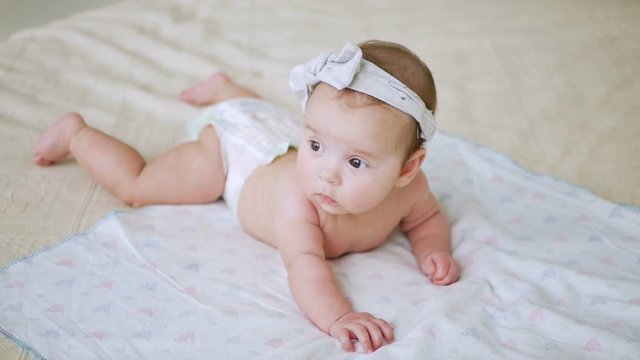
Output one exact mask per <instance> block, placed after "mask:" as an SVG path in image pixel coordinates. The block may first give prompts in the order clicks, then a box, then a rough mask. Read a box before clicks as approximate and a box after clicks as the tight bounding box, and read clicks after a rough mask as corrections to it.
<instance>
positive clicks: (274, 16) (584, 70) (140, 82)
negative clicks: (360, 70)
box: [0, 0, 640, 359]
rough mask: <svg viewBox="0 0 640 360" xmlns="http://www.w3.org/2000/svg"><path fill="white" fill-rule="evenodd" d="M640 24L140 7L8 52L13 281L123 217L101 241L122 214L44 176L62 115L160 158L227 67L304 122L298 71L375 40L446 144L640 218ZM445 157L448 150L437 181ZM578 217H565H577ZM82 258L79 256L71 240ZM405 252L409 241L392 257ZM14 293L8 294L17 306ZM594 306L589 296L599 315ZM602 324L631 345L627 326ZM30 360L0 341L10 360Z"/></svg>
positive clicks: (206, 5)
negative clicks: (293, 86) (429, 84)
mask: <svg viewBox="0 0 640 360" xmlns="http://www.w3.org/2000/svg"><path fill="white" fill-rule="evenodd" d="M638 18H640V3H638V2H634V1H610V2H607V4H606V5H605V4H603V3H601V2H599V1H572V0H568V1H560V2H558V1H540V2H536V3H535V4H533V3H532V4H528V3H517V2H516V3H514V2H511V1H498V0H492V1H487V2H483V3H482V4H480V3H478V4H475V3H474V4H470V3H469V2H466V1H456V0H454V1H423V2H415V1H368V2H366V6H365V5H364V3H361V2H341V1H340V2H339V1H335V2H334V1H329V2H326V1H325V2H321V3H309V2H305V3H299V2H296V1H277V2H269V3H264V2H261V1H245V2H232V1H197V0H191V1H127V2H122V3H119V4H116V5H114V6H110V7H107V8H104V9H99V10H97V11H92V12H87V13H82V14H79V15H77V16H74V17H71V18H69V19H66V20H64V21H60V22H56V23H53V24H50V25H47V26H44V27H41V28H34V29H31V30H27V31H23V32H20V33H17V34H15V35H14V36H13V37H12V38H10V39H9V40H8V41H6V42H3V43H1V44H0V147H1V148H2V151H0V266H3V265H7V264H10V263H13V262H14V261H16V260H17V259H20V258H22V257H24V256H27V255H29V254H31V253H33V252H34V251H37V250H38V249H41V248H42V247H44V246H51V245H53V244H57V243H58V242H59V241H60V240H61V239H64V238H67V237H69V236H72V235H73V234H79V233H83V232H86V231H88V230H89V229H93V231H94V232H99V230H100V229H102V228H103V226H106V225H105V224H108V223H110V222H111V221H116V222H117V221H119V220H118V219H120V216H121V214H120V213H118V215H111V217H110V218H109V219H110V220H103V221H102V222H101V225H100V226H98V227H94V226H95V224H96V223H97V222H98V221H101V220H100V219H102V218H103V217H104V216H105V215H107V214H109V213H110V212H112V211H113V210H123V209H125V207H124V206H123V205H122V204H121V203H120V202H118V201H117V200H116V199H114V198H113V197H112V196H110V195H109V194H107V193H106V192H104V191H103V190H102V189H100V188H99V187H98V186H96V184H95V183H94V182H92V181H91V179H90V178H89V177H88V176H87V175H86V174H85V173H83V172H82V170H81V169H80V168H79V166H78V165H77V164H75V163H74V162H73V161H72V160H69V161H66V162H64V163H62V164H60V165H58V166H56V167H52V168H47V169H42V168H37V167H34V166H33V165H32V164H31V161H30V160H31V159H30V157H31V154H30V146H31V144H32V143H33V141H34V140H35V138H36V137H37V135H38V133H39V132H40V131H42V130H43V129H44V128H46V127H47V126H48V125H49V124H50V123H51V122H52V121H53V120H54V119H55V118H56V117H57V116H59V115H60V114H62V113H63V112H66V111H69V110H75V111H79V112H81V113H82V114H83V115H84V116H85V117H87V119H89V121H90V122H91V123H92V124H93V125H95V126H97V127H98V128H100V129H102V130H105V131H107V132H109V133H111V134H113V135H115V136H116V137H118V138H122V139H124V140H126V141H128V142H129V143H131V144H132V145H134V146H135V147H136V148H139V149H140V150H141V152H142V153H143V155H144V156H146V157H148V158H153V157H155V156H157V155H159V154H160V153H162V152H163V151H164V150H165V149H167V148H168V147H169V146H171V145H173V144H176V143H178V142H179V141H181V140H183V139H185V138H186V133H185V131H184V122H185V121H186V120H187V119H189V118H191V117H193V116H194V115H195V114H196V113H197V109H195V108H193V107H190V106H187V105H185V104H183V103H180V102H179V101H178V100H177V94H178V93H179V91H180V90H181V89H183V88H184V87H186V86H188V85H191V84H193V83H195V82H197V81H200V80H202V79H203V78H205V77H206V76H208V75H209V74H210V73H211V72H212V71H214V70H215V69H222V70H225V71H227V72H228V73H229V74H230V75H231V76H232V77H233V78H234V79H236V80H237V81H239V82H241V83H243V84H246V85H249V86H251V87H253V88H256V89H257V90H258V91H259V92H260V93H261V94H264V95H267V96H268V98H269V99H271V100H273V101H275V102H276V103H279V104H281V105H284V106H286V107H288V108H289V109H291V110H292V111H294V112H295V111H298V107H297V104H296V103H295V100H294V99H293V97H292V96H291V94H290V92H289V89H288V86H287V78H288V72H289V70H290V69H291V68H292V66H294V65H295V64H298V63H300V62H302V61H304V60H306V59H307V58H308V57H309V56H311V55H314V54H317V53H318V52H323V51H330V50H336V49H338V48H340V47H341V46H342V45H343V44H344V42H346V41H354V42H357V41H360V40H364V39H368V38H382V39H387V40H395V41H399V42H402V43H404V44H406V45H407V46H409V47H410V48H412V49H414V50H415V51H416V52H417V53H418V54H419V55H420V56H422V57H423V58H424V59H425V60H426V61H427V63H428V64H429V66H430V67H431V69H432V70H433V72H434V74H435V77H436V83H437V86H438V91H439V100H440V101H439V109H438V120H439V124H440V125H439V126H440V129H443V130H444V131H446V132H447V133H451V134H455V135H456V136H458V137H461V138H464V139H466V140H470V141H472V142H474V143H479V144H482V145H485V146H488V147H490V148H493V149H496V150H499V151H500V152H502V153H505V154H507V155H508V156H509V157H511V158H513V159H514V160H515V161H516V162H517V163H518V164H520V165H522V166H524V167H525V168H526V169H527V170H528V171H531V172H534V173H543V174H547V175H551V176H554V177H555V178H560V179H563V180H566V181H569V182H571V183H574V184H577V185H578V186H580V187H583V188H587V189H589V191H592V192H594V193H595V194H596V195H597V196H598V197H602V198H604V199H607V200H609V201H613V202H617V203H619V204H632V205H636V206H638V205H640V190H639V189H640V188H638V187H637V184H638V183H640V156H638V154H640V148H639V147H640V142H638V141H637V138H638V137H640V122H638V121H637V114H638V113H640V102H639V101H638V94H639V93H640V77H639V76H638V73H639V70H640V62H639V61H638V58H640V48H639V45H638V42H637V41H633V40H632V39H637V38H640V23H638V21H637V19H638ZM320 30H321V31H320ZM437 157H438V154H437V153H436V152H435V150H434V151H433V153H432V154H431V158H430V159H429V160H428V163H427V166H431V165H429V163H430V162H431V161H432V160H434V161H435V159H437ZM437 176H438V174H432V179H433V180H435V179H437ZM500 186H501V184H500V183H499V182H498V183H496V184H495V187H496V188H500ZM545 186H547V185H546V183H545V185H543V186H542V188H541V191H542V193H544V191H545ZM575 189H576V190H575V191H577V192H578V193H579V194H583V195H584V196H587V197H589V198H593V199H595V198H596V196H594V195H591V193H590V192H589V191H586V190H581V189H580V188H575ZM496 191H497V190H496ZM441 195H442V196H445V194H441ZM445 199H446V196H445ZM513 200H514V201H515V202H516V203H519V201H521V200H523V199H521V198H520V197H515V198H514V199H513ZM525 200H526V199H525ZM598 201H601V200H598ZM567 202H568V204H566V205H565V204H563V205H562V206H560V205H558V207H559V208H565V207H570V206H571V204H573V200H567ZM445 203H446V201H445ZM582 204H583V205H584V206H585V207H586V208H587V209H588V208H589V206H588V205H585V204H584V203H582ZM608 204H609V205H608V206H611V209H612V210H611V211H613V209H616V210H615V211H614V212H613V217H612V218H607V217H605V218H606V219H607V222H606V224H607V225H603V224H604V222H598V224H600V225H602V226H605V227H606V228H609V227H610V226H612V225H609V222H615V220H619V219H618V218H616V216H617V215H616V214H621V212H622V213H623V214H628V213H627V211H628V210H627V209H625V208H623V207H619V206H618V205H615V204H613V203H608ZM501 205H504V204H501ZM492 206H496V205H492ZM213 208H216V207H215V206H214V207H212V209H213ZM490 210H496V211H497V210H498V209H494V208H492V209H490ZM150 211H153V210H150ZM207 211H212V210H207ZM123 214H124V213H123ZM127 214H128V213H127ZM133 214H137V212H136V213H133ZM142 214H144V212H141V213H140V216H142ZM452 215H453V216H454V217H455V218H457V216H459V215H460V214H455V213H452ZM606 215H607V216H610V215H611V213H610V214H606ZM122 216H125V215H122ZM126 216H129V215H126ZM135 216H138V215H135ZM587 216H588V215H587ZM625 216H627V217H628V218H627V219H626V220H627V221H628V220H629V216H633V215H625ZM515 220H516V221H517V219H515ZM525 220H526V219H525ZM454 226H461V225H459V224H457V223H455V224H454ZM548 226H549V225H548V223H545V224H544V225H541V226H540V229H542V230H545V229H547V227H548ZM585 229H591V227H590V226H589V225H588V224H586V223H582V222H576V223H575V227H574V231H575V233H574V234H571V235H572V237H567V239H573V238H574V236H575V237H579V238H580V239H584V237H581V236H583V235H584V233H583V232H584V231H587V230H585ZM634 229H635V230H634ZM545 231H547V230H545ZM625 231H627V232H629V231H631V234H630V235H629V236H630V237H629V238H624V239H627V240H620V239H619V240H620V241H623V242H624V244H626V246H628V247H631V248H632V249H636V250H637V247H636V248H633V246H635V245H633V244H635V243H634V241H636V240H637V238H638V232H637V228H632V227H629V228H626V230H625ZM634 231H635V233H634ZM467 236H471V235H467ZM532 236H534V235H532ZM534 237H535V236H534ZM553 239H554V238H545V239H544V240H543V239H539V240H538V242H537V243H536V244H537V247H536V249H538V250H539V249H542V248H549V247H552V248H553V247H555V246H552V245H556V243H555V242H553V241H554V240H553ZM593 239H597V238H596V237H594V238H593ZM485 240H486V239H485ZM127 241H129V240H127ZM549 241H551V243H549ZM571 241H572V240H568V243H569V244H571V243H572V242H571ZM603 241H604V242H605V243H608V238H603ZM75 242H82V241H80V240H77V241H76V240H73V241H68V243H75ZM396 243H402V241H400V240H396V239H395V238H394V239H393V240H392V241H391V243H390V244H396ZM525 243H526V241H525ZM580 244H581V247H580V250H579V253H578V254H577V255H575V256H576V257H578V258H580V261H582V264H587V263H593V264H600V265H602V261H604V262H611V260H603V257H600V256H598V255H599V252H598V251H594V249H598V246H599V244H600V243H599V242H598V241H586V242H582V243H580ZM632 245H633V246H632ZM559 246H560V247H563V246H565V245H564V244H563V243H560V245H559ZM489 248H490V247H489ZM387 249H390V248H387ZM52 251H53V250H52ZM457 251H460V250H457ZM47 253H48V252H43V253H42V254H41V255H45V254H47ZM627 253H628V254H637V252H636V253H634V252H633V251H627ZM461 254H462V253H461ZM582 257H585V258H584V259H582ZM37 258H38V257H34V258H33V260H35V259H37ZM356 258H358V257H356ZM545 259H546V258H544V257H543V258H542V260H545ZM612 259H613V261H614V262H616V265H617V266H622V267H624V266H625V264H627V263H626V260H625V261H621V262H620V263H618V262H617V261H618V259H617V258H615V257H612ZM483 260H485V259H483ZM564 260H566V259H564ZM545 261H546V260H545ZM478 262H479V263H481V262H482V261H478ZM20 264H22V263H19V264H16V266H18V265H20ZM627 265H628V264H627ZM274 266H275V265H274ZM563 266H568V265H566V264H565V265H563ZM637 266H638V265H637V264H636V265H635V267H636V268H637ZM471 268H472V266H471ZM10 269H13V267H12V268H10ZM613 269H615V267H614V268H613ZM634 269H635V268H634ZM7 270H9V269H7ZM610 270H611V269H610ZM517 275H518V276H520V277H521V278H522V279H521V281H524V282H527V281H528V283H529V284H530V285H531V286H532V287H533V288H542V289H546V286H547V283H545V282H543V279H541V278H538V279H534V278H535V276H539V275H540V274H536V273H529V271H526V272H525V271H522V272H518V273H517ZM598 275H599V273H598V272H595V276H598ZM629 276H632V275H629ZM527 279H529V280H527ZM534 280H535V281H534ZM629 288H630V289H632V288H633V286H629ZM5 291H8V289H7V288H0V292H1V293H2V298H3V299H4V293H5ZM540 291H542V290H540ZM544 291H547V290H544ZM589 291H591V289H590V288H587V287H580V288H578V290H576V294H575V296H576V298H580V301H581V303H582V304H583V305H584V306H583V307H582V308H581V309H583V310H584V311H586V310H588V308H587V307H586V306H587V305H588V304H590V301H592V298H590V297H589V295H588V294H589ZM578 294H584V295H578ZM627 295H629V296H628V299H623V298H622V297H620V298H618V300H619V301H627V302H626V303H625V304H626V305H628V306H630V309H634V311H636V312H637V307H632V306H631V304H633V300H630V299H636V298H637V296H639V295H638V294H636V295H632V294H630V293H627ZM620 296H622V295H620ZM429 298H430V297H429ZM595 301H596V302H597V301H598V300H595ZM613 303H614V304H617V302H613ZM367 304H368V303H366V302H365V303H363V305H362V306H366V305H367ZM521 310H522V311H525V310H529V308H524V309H521ZM0 311H2V309H0ZM543 311H544V309H543ZM2 314H4V313H2ZM470 314H471V315H469V316H470V317H471V318H474V319H476V320H477V319H479V318H476V317H475V316H474V315H473V314H474V313H473V312H471V313H470ZM621 314H622V313H621ZM621 314H612V315H611V316H613V317H615V318H616V319H617V317H618V316H621ZM624 314H626V313H624ZM2 316H4V315H2ZM438 316H445V317H448V316H450V315H449V314H440V315H438ZM551 316H552V315H547V316H546V317H545V319H546V320H549V319H550V317H551ZM621 324H622V326H623V329H626V328H624V326H625V325H624V323H621ZM599 326H604V327H607V326H609V327H613V331H618V330H619V329H618V330H617V326H618V325H617V324H615V323H613V324H611V325H608V324H604V325H603V324H600V325H599ZM405 329H406V328H405ZM482 329H483V328H482V327H478V326H476V332H478V333H482V331H483V330H482ZM456 330H457V329H456ZM636 330H637V329H636ZM620 331H621V332H624V331H626V330H620ZM405 334H406V333H405ZM444 334H445V333H442V332H441V333H439V335H440V337H439V338H438V339H440V340H439V341H442V342H444V341H445V339H446V336H444ZM443 336H444V337H443ZM593 336H595V341H596V342H597V343H600V345H602V344H603V343H604V342H605V341H603V340H604V338H601V337H599V335H593ZM472 338H473V337H472ZM591 339H592V338H589V339H587V340H585V341H588V340H591ZM506 341H507V342H508V341H509V340H508V339H507V340H506ZM592 344H595V342H592ZM626 345H628V346H630V345H629V344H626ZM483 346H484V345H483ZM518 346H519V347H520V348H521V349H522V348H523V346H524V345H522V344H519V345H518ZM575 346H577V347H585V346H586V345H585V344H584V343H582V344H578V345H575ZM563 349H564V350H567V349H565V348H563ZM625 349H628V348H625ZM593 354H598V352H597V351H596V352H589V355H593ZM22 355H24V350H23V349H22V348H21V347H19V346H16V345H15V344H14V342H13V341H11V340H8V339H7V338H1V337H0V357H2V358H9V359H13V358H15V359H17V358H20V357H21V356H22Z"/></svg>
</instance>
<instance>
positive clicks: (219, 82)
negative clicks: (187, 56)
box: [180, 72, 233, 106]
mask: <svg viewBox="0 0 640 360" xmlns="http://www.w3.org/2000/svg"><path fill="white" fill-rule="evenodd" d="M232 84H233V82H232V81H231V79H229V77H228V76H227V74H225V73H223V72H215V73H213V74H211V76H209V78H208V79H207V80H206V81H204V82H202V83H200V84H197V85H194V86H192V87H190V88H188V89H186V90H184V91H182V92H181V93H180V99H182V101H184V102H186V103H189V104H192V105H199V106H201V105H209V104H213V103H215V102H217V97H216V93H218V92H219V91H220V90H221V89H223V88H225V87H227V86H229V85H232Z"/></svg>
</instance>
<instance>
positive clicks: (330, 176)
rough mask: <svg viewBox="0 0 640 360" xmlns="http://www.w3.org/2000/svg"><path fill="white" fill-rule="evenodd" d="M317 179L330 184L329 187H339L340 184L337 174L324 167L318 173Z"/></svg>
mask: <svg viewBox="0 0 640 360" xmlns="http://www.w3.org/2000/svg"><path fill="white" fill-rule="evenodd" d="M319 177H320V179H321V180H322V181H324V182H326V183H328V184H331V185H339V184H340V176H339V175H338V172H337V171H336V170H335V169H333V168H331V167H326V168H324V169H322V171H320V174H319Z"/></svg>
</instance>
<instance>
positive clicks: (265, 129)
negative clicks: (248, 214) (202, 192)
mask: <svg viewBox="0 0 640 360" xmlns="http://www.w3.org/2000/svg"><path fill="white" fill-rule="evenodd" d="M208 125H213V126H214V127H215V129H216V133H217V134H218V138H219V139H220V146H221V151H222V160H223V161H224V170H225V175H226V181H225V185H224V194H223V195H222V197H223V198H224V200H225V201H226V202H227V205H229V207H230V208H231V211H232V212H233V213H234V214H236V213H237V210H238V200H239V198H240V192H241V191H242V187H243V186H244V183H245V181H246V180H247V178H249V176H250V175H251V174H252V173H253V171H254V170H255V169H256V168H257V167H258V166H261V165H267V164H270V163H271V162H272V161H273V160H275V158H277V157H278V156H280V155H283V154H284V153H286V152H287V150H289V148H290V147H298V138H299V136H300V127H301V126H302V124H301V123H300V122H298V121H296V120H295V118H294V117H293V116H292V115H291V114H290V113H289V112H288V111H287V110H285V109H284V108H282V107H279V106H276V105H274V104H272V103H270V102H268V101H264V100H260V99H253V98H239V99H232V100H229V101H225V102H222V103H219V104H216V105H213V106H210V107H207V108H205V109H204V110H203V111H202V112H201V113H200V115H199V116H198V117H196V118H194V119H193V120H192V121H190V122H189V123H188V124H187V130H188V131H189V134H190V135H191V138H192V139H194V140H195V139H197V138H198V135H199V134H200V131H201V130H202V128H204V127H205V126H208Z"/></svg>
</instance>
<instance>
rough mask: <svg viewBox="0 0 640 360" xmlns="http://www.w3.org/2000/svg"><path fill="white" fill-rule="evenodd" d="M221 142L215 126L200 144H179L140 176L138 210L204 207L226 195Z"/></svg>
mask: <svg viewBox="0 0 640 360" xmlns="http://www.w3.org/2000/svg"><path fill="white" fill-rule="evenodd" d="M224 181H225V173H224V163H223V160H222V155H221V150H220V140H219V139H218V136H217V134H216V131H215V129H214V128H213V127H212V126H206V127H205V128H204V129H202V132H201V133H200V136H199V138H198V140H196V141H190V142H187V143H183V144H180V145H178V146H176V147H175V148H173V149H171V150H170V151H169V152H167V153H166V154H164V155H162V156H161V157H159V158H158V159H156V160H155V161H153V162H151V163H149V164H148V165H147V166H145V168H144V169H143V171H142V172H141V173H140V175H139V176H138V179H137V182H136V186H135V189H136V190H135V193H136V196H135V197H136V201H135V202H136V203H137V205H138V206H142V205H147V204H202V203H209V202H213V201H216V200H217V199H218V198H220V196H221V195H222V192H223V191H224Z"/></svg>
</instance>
